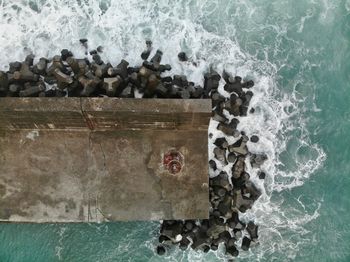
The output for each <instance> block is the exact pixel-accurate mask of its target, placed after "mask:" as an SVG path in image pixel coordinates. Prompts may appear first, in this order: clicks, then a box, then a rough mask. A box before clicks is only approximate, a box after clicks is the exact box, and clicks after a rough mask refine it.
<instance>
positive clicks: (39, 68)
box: [33, 57, 48, 75]
mask: <svg viewBox="0 0 350 262" xmlns="http://www.w3.org/2000/svg"><path fill="white" fill-rule="evenodd" d="M47 64H48V60H47V59H46V58H44V57H41V58H40V59H39V62H38V63H36V64H35V65H34V66H33V72H34V73H35V74H38V75H46V69H47Z"/></svg>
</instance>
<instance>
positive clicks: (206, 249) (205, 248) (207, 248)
mask: <svg viewBox="0 0 350 262" xmlns="http://www.w3.org/2000/svg"><path fill="white" fill-rule="evenodd" d="M202 250H203V252H204V253H208V252H209V250H210V246H208V245H203V247H202Z"/></svg>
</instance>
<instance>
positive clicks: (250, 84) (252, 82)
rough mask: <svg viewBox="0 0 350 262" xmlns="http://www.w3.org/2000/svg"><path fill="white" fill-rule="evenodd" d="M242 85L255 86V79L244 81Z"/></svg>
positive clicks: (246, 86)
mask: <svg viewBox="0 0 350 262" xmlns="http://www.w3.org/2000/svg"><path fill="white" fill-rule="evenodd" d="M242 86H243V87H244V88H251V87H253V86H254V81H253V80H249V81H247V82H245V83H243V84H242Z"/></svg>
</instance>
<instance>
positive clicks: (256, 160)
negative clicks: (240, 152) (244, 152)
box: [250, 154, 267, 168]
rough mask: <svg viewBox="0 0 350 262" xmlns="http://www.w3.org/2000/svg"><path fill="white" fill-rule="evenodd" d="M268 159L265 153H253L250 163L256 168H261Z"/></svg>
mask: <svg viewBox="0 0 350 262" xmlns="http://www.w3.org/2000/svg"><path fill="white" fill-rule="evenodd" d="M266 160H267V156H266V155H265V154H252V155H251V157H250V164H251V165H252V167H254V168H259V167H260V166H261V165H262V164H264V162H265V161H266Z"/></svg>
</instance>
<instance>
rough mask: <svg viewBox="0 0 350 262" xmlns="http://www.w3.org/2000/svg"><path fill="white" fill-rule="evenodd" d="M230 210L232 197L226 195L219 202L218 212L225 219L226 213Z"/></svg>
mask: <svg viewBox="0 0 350 262" xmlns="http://www.w3.org/2000/svg"><path fill="white" fill-rule="evenodd" d="M231 208H232V197H231V196H228V195H226V196H225V198H224V200H223V201H221V202H220V203H219V205H218V210H219V211H220V213H221V215H222V216H224V217H226V216H227V214H228V212H229V211H230V210H231Z"/></svg>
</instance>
